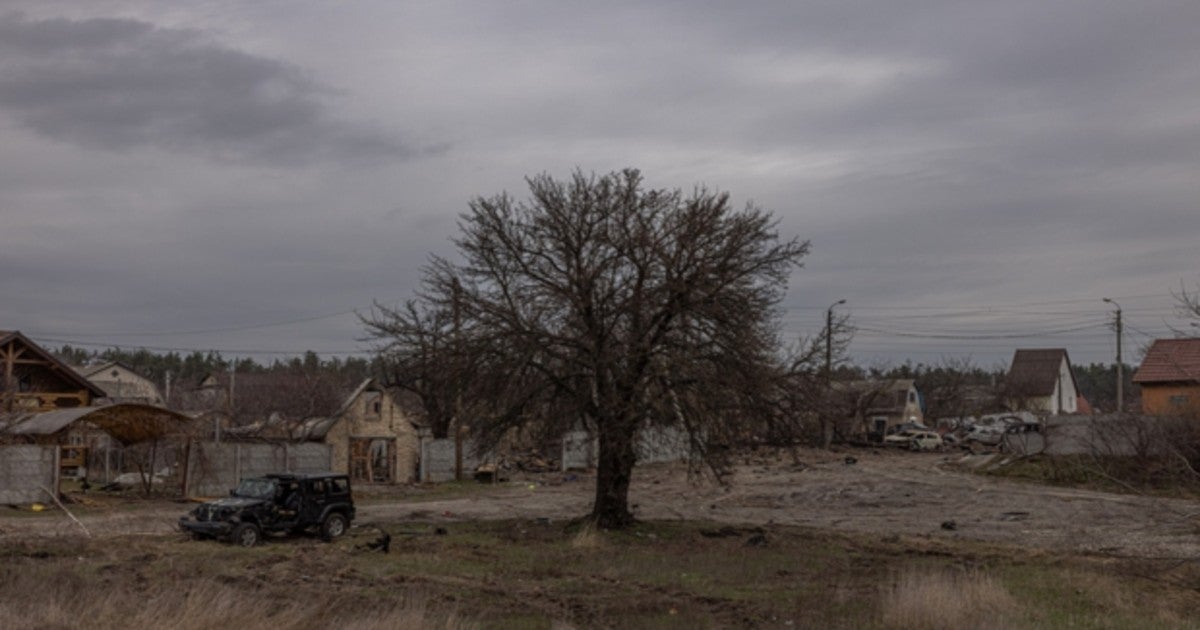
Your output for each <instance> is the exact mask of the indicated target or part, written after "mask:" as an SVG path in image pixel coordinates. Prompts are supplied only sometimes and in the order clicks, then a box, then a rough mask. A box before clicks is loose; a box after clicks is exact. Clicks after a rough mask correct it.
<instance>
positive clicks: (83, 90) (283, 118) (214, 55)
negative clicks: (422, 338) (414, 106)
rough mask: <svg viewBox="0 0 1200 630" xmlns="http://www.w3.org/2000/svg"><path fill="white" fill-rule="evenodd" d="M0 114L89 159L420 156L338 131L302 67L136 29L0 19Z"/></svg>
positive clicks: (121, 22) (125, 23)
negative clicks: (111, 155) (151, 154)
mask: <svg viewBox="0 0 1200 630" xmlns="http://www.w3.org/2000/svg"><path fill="white" fill-rule="evenodd" d="M0 55H2V57H0V110H3V111H5V112H7V113H8V114H10V115H11V116H13V117H14V118H15V119H16V120H18V121H20V122H21V123H22V124H23V125H25V126H27V127H28V128H30V129H32V130H33V131H35V132H37V133H39V134H41V135H44V136H46V137H49V138H52V139H54V140H58V141H62V142H68V143H72V144H77V145H80V146H84V147H88V148H97V149H107V150H128V149H132V148H137V147H154V148H158V149H164V150H167V151H172V152H179V153H191V154H201V155H205V156H210V157H216V158H220V159H232V160H249V161H252V162H264V163H279V164H296V163H306V162H311V161H321V160H353V161H367V162H370V161H376V160H394V159H403V158H410V157H413V156H414V155H416V154H417V153H418V150H417V149H416V148H414V147H412V146H410V145H408V144H407V143H405V142H402V141H400V140H398V139H396V138H394V137H391V136H390V135H389V134H388V133H387V132H386V131H381V130H377V129H371V128H368V127H365V126H360V125H354V124H351V123H347V122H342V121H339V120H338V119H337V118H336V117H334V116H333V115H332V114H331V112H330V110H329V105H328V103H327V101H328V100H330V98H331V94H330V93H329V91H328V90H326V89H324V88H322V86H321V85H320V84H318V83H317V82H316V81H314V80H313V79H312V78H310V77H308V76H306V74H305V73H304V72H303V71H302V70H300V69H299V68H297V67H295V66H293V65H290V64H287V63H284V62H281V61H277V60H273V59H267V58H263V57H258V56H255V55H251V54H247V53H244V52H240V51H238V50H234V49H231V48H227V47H224V46H221V45H219V44H216V43H212V42H210V41H207V40H206V39H205V38H204V37H203V36H202V35H201V34H200V33H198V32H196V31H192V30H182V29H171V28H161V27H156V26H154V25H153V24H150V23H147V22H142V21H138V20H132V19H104V18H98V19H87V20H69V19H63V18H58V19H46V20H32V19H28V18H25V17H22V16H21V15H17V14H9V15H6V16H4V17H0Z"/></svg>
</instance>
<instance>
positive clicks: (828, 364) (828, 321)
mask: <svg viewBox="0 0 1200 630" xmlns="http://www.w3.org/2000/svg"><path fill="white" fill-rule="evenodd" d="M845 303H846V298H842V299H840V300H838V301H836V302H834V303H833V304H830V305H829V308H828V309H826V311H825V379H826V380H832V379H833V307H835V306H838V305H839V304H845Z"/></svg>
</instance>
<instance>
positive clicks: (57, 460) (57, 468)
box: [51, 445, 62, 501]
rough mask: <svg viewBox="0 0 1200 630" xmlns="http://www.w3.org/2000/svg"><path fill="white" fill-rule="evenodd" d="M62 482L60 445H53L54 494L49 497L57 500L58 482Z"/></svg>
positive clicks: (59, 488)
mask: <svg viewBox="0 0 1200 630" xmlns="http://www.w3.org/2000/svg"><path fill="white" fill-rule="evenodd" d="M61 482H62V447H61V446H58V445H55V447H54V485H53V486H51V487H53V488H54V496H53V497H51V498H53V499H54V500H55V501H58V494H59V492H60V491H61V487H60V485H59V484H60V483H61Z"/></svg>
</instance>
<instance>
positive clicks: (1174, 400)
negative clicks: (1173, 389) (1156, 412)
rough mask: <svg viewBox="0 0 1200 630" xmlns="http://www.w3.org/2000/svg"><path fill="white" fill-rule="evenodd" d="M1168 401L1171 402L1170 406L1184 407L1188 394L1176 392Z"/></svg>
mask: <svg viewBox="0 0 1200 630" xmlns="http://www.w3.org/2000/svg"><path fill="white" fill-rule="evenodd" d="M1170 402H1171V406H1172V407H1175V408H1176V409H1179V408H1181V407H1186V406H1187V404H1188V395H1187V394H1176V395H1174V396H1171V398H1170Z"/></svg>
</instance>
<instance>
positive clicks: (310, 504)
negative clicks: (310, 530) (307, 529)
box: [300, 479, 329, 523]
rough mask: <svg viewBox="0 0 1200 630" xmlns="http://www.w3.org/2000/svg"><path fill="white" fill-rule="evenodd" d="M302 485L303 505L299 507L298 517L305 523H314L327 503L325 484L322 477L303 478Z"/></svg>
mask: <svg viewBox="0 0 1200 630" xmlns="http://www.w3.org/2000/svg"><path fill="white" fill-rule="evenodd" d="M303 486H304V507H303V508H302V509H301V512H300V518H301V520H303V521H304V522H305V523H316V522H318V520H319V519H320V518H321V514H322V513H323V512H324V511H325V506H326V505H327V504H328V503H329V497H328V495H327V494H326V486H327V484H326V482H325V480H324V479H305V480H304V482H303Z"/></svg>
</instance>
